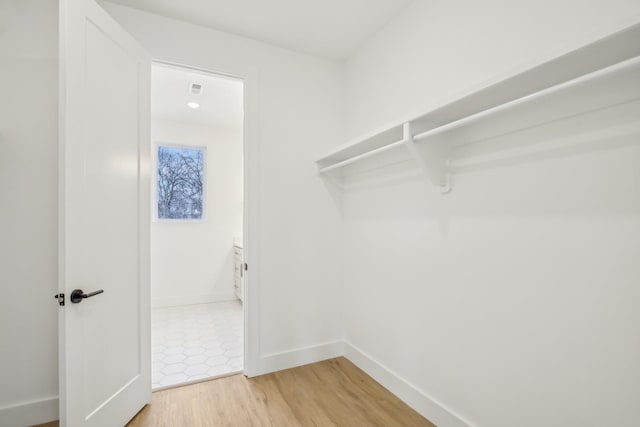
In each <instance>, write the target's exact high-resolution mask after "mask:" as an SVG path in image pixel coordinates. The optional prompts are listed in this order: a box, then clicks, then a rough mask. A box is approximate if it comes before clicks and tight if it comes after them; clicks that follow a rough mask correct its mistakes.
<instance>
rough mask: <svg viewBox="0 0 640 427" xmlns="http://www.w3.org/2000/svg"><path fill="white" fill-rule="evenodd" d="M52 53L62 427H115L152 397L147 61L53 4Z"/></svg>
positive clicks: (68, 5) (85, 5)
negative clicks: (56, 77) (56, 67)
mask: <svg viewBox="0 0 640 427" xmlns="http://www.w3.org/2000/svg"><path fill="white" fill-rule="evenodd" d="M60 48H61V51H60V100H61V103H60V218H59V219H60V233H59V238H60V265H59V266H60V272H59V276H60V277H59V278H60V291H61V292H64V293H65V296H66V305H65V306H64V307H60V316H59V325H60V341H59V352H60V419H61V426H69V427H79V426H109V427H114V426H122V425H124V424H126V423H127V421H129V420H130V419H131V418H132V417H133V416H134V415H135V414H136V413H137V412H138V411H139V410H140V409H141V408H142V407H143V406H144V405H145V404H146V403H148V402H149V400H150V398H151V369H150V363H151V361H150V359H151V357H150V330H149V328H150V318H149V304H150V299H149V208H150V202H149V85H150V83H149V82H150V77H149V76H150V69H151V67H150V60H149V57H148V55H147V54H146V53H145V52H144V51H143V49H141V47H140V46H139V45H138V43H137V42H136V41H135V40H134V39H133V38H132V37H131V36H130V35H129V34H128V33H126V32H125V31H124V30H123V29H122V28H121V27H120V26H119V25H118V24H117V23H116V21H115V20H114V19H112V18H111V16H110V15H109V14H107V13H106V12H105V11H104V10H103V9H102V8H100V7H99V6H98V5H97V4H96V3H95V2H94V1H93V0H62V1H61V2H60ZM74 289H82V290H83V291H84V292H85V293H89V292H93V291H96V290H99V289H103V290H104V293H101V294H98V295H95V296H93V297H91V298H87V299H82V300H81V302H79V303H72V302H71V298H70V296H71V293H72V291H73V290H74Z"/></svg>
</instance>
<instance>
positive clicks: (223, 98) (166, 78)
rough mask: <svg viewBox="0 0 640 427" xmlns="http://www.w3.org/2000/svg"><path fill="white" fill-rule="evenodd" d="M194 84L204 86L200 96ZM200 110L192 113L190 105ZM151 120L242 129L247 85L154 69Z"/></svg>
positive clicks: (239, 82)
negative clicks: (193, 104)
mask: <svg viewBox="0 0 640 427" xmlns="http://www.w3.org/2000/svg"><path fill="white" fill-rule="evenodd" d="M192 83H196V84H200V85H202V91H201V93H200V94H199V95H193V94H191V92H190V87H191V84H192ZM190 101H195V102H197V103H198V104H200V108H198V109H195V110H194V109H192V108H189V107H188V106H187V102H190ZM151 117H152V118H154V119H162V120H174V121H179V122H185V123H192V124H197V125H202V126H209V127H227V128H234V129H240V128H241V127H242V121H243V118H244V110H243V85H242V82H241V81H240V80H235V79H230V78H226V77H219V76H214V75H211V74H205V73H200V72H198V71H190V70H185V69H178V68H174V67H169V66H164V65H154V66H153V67H152V70H151Z"/></svg>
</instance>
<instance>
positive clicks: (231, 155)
mask: <svg viewBox="0 0 640 427" xmlns="http://www.w3.org/2000/svg"><path fill="white" fill-rule="evenodd" d="M243 101H244V83H243V81H242V80H240V79H237V78H232V77H228V76H223V75H218V74H214V73H209V72H204V71H200V70H196V69H191V68H187V67H179V66H175V65H168V64H163V63H153V65H152V70H151V144H152V145H151V182H152V188H151V194H152V215H153V218H152V223H151V353H152V355H151V362H152V365H151V366H152V389H153V390H154V391H155V390H161V389H164V388H169V387H174V386H176V385H183V384H189V383H194V382H199V381H204V380H208V379H212V378H216V377H220V376H226V375H230V374H235V373H240V372H242V371H243V368H244V366H243V364H244V319H245V317H244V305H245V304H244V301H245V292H244V275H245V274H244V270H245V268H244V267H245V264H244V261H243V246H244V245H243V242H244V238H245V237H246V236H243V229H244V226H243V224H244V191H243V188H244V185H243V178H244V172H243V152H244V135H243V132H244V106H243Z"/></svg>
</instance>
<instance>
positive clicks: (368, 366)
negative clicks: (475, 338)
mask: <svg viewBox="0 0 640 427" xmlns="http://www.w3.org/2000/svg"><path fill="white" fill-rule="evenodd" d="M344 357H346V358H347V359H349V360H350V361H351V362H352V363H353V364H354V365H356V366H357V367H358V368H360V369H362V370H363V371H364V372H366V373H367V375H369V376H370V377H371V378H373V379H374V380H376V381H377V382H379V383H380V384H382V385H383V386H384V387H385V388H386V389H387V390H389V391H390V392H391V393H393V394H395V395H396V396H397V397H398V398H399V399H400V400H402V401H403V402H404V403H406V404H407V405H409V406H410V407H411V408H413V409H414V410H415V411H416V412H418V413H419V414H420V415H422V416H423V417H425V418H426V419H428V420H429V421H431V422H432V423H434V424H435V425H437V426H438V427H470V426H472V424H471V423H470V422H468V421H466V420H465V419H464V418H462V417H461V416H460V415H458V414H456V413H455V412H453V411H452V410H451V409H450V408H447V407H446V406H445V405H443V404H442V403H440V402H438V401H437V400H435V399H434V398H432V397H431V396H429V395H428V394H427V393H425V392H424V391H422V390H420V389H419V388H417V387H416V386H414V385H413V384H411V383H410V382H408V381H407V380H405V379H404V378H402V377H400V376H399V375H398V374H396V373H395V372H393V371H392V370H390V369H388V368H387V367H386V366H384V365H382V364H381V363H380V362H378V361H377V360H375V359H373V358H372V357H371V356H369V355H368V354H366V353H365V352H364V351H362V350H360V349H359V348H358V347H356V346H354V345H353V344H351V343H349V342H347V341H344Z"/></svg>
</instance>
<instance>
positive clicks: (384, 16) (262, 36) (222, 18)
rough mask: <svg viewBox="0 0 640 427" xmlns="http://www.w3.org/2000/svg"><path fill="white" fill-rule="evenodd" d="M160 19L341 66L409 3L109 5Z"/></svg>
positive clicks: (294, 0) (156, 0)
mask: <svg viewBox="0 0 640 427" xmlns="http://www.w3.org/2000/svg"><path fill="white" fill-rule="evenodd" d="M109 1H112V2H114V3H119V4H122V5H125V6H130V7H133V8H136V9H142V10H146V11H148V12H152V13H155V14H158V15H164V16H167V17H170V18H175V19H180V20H182V21H186V22H191V23H193V24H198V25H203V26H206V27H211V28H215V29H218V30H221V31H226V32H229V33H234V34H237V35H241V36H245V37H250V38H253V39H256V40H261V41H264V42H267V43H271V44H275V45H279V46H282V47H285V48H288V49H292V50H296V51H299V52H303V53H308V54H311V55H316V56H320V57H324V58H329V59H333V60H344V59H346V58H348V57H349V56H350V55H351V54H352V53H354V52H355V51H356V50H357V49H358V48H359V47H360V46H362V44H364V42H365V41H367V40H368V39H369V38H370V37H371V36H372V35H373V34H374V33H376V32H377V31H378V30H379V29H380V28H382V27H383V26H384V25H385V24H386V23H387V22H389V21H390V20H391V19H392V18H393V17H394V16H395V15H396V14H397V13H398V12H400V10H401V9H403V8H404V7H405V6H407V5H408V4H409V3H410V2H411V1H412V0H179V1H177V0H109Z"/></svg>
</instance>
